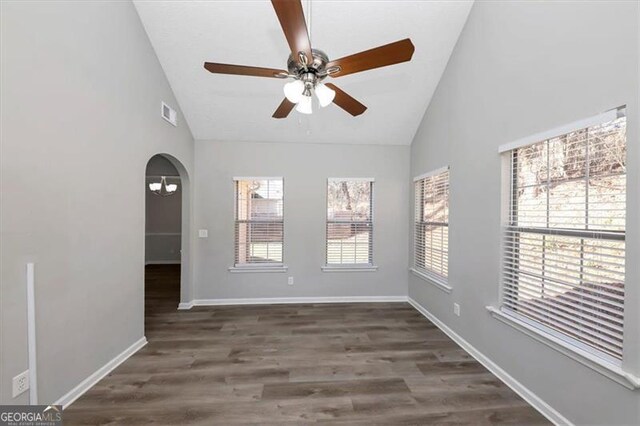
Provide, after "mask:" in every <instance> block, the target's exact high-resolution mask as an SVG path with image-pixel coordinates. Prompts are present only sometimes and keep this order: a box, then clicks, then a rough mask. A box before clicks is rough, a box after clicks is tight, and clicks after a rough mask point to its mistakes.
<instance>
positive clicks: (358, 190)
mask: <svg viewBox="0 0 640 426" xmlns="http://www.w3.org/2000/svg"><path fill="white" fill-rule="evenodd" d="M327 265H373V179H329V181H328V183H327Z"/></svg>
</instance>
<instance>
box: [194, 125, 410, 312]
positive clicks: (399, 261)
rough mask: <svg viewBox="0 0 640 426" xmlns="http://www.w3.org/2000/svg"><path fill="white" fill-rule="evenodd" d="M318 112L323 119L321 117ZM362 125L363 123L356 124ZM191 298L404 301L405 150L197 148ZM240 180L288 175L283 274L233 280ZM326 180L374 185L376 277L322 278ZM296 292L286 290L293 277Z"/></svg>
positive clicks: (335, 274) (348, 274) (368, 274)
mask: <svg viewBox="0 0 640 426" xmlns="http://www.w3.org/2000/svg"><path fill="white" fill-rule="evenodd" d="M320 113H322V112H320ZM354 120H357V118H354ZM195 161H196V164H195V166H196V169H197V170H198V174H197V176H196V183H195V187H196V194H195V201H194V206H195V211H196V216H195V222H194V224H195V226H196V227H197V228H199V229H208V231H209V236H208V238H198V239H197V241H196V246H197V259H196V260H195V286H196V288H195V298H196V299H228V298H232V299H233V298H281V297H343V296H404V295H406V294H407V268H406V265H407V250H406V249H404V248H405V247H407V244H408V242H407V233H406V232H405V229H406V228H407V218H408V207H409V199H408V197H409V192H408V188H407V185H406V182H407V180H408V178H409V147H408V146H371V145H363V146H359V145H315V144H292V143H249V142H214V141H196V155H195ZM238 176H253V177H260V176H265V177H271V176H282V177H284V234H285V237H284V238H285V244H284V263H285V264H286V265H287V266H288V267H289V271H288V272H287V273H250V274H249V273H242V274H239V273H231V272H229V271H228V268H229V267H231V266H233V264H234V185H233V178H234V177H238ZM329 177H367V178H375V184H374V236H373V241H374V243H373V244H374V255H373V256H374V263H375V264H376V265H377V266H379V269H378V270H377V271H376V272H322V271H321V269H320V268H321V266H323V265H324V262H325V223H326V215H327V205H326V202H327V200H326V193H327V178H329ZM289 276H292V277H294V285H293V286H289V285H287V277H289Z"/></svg>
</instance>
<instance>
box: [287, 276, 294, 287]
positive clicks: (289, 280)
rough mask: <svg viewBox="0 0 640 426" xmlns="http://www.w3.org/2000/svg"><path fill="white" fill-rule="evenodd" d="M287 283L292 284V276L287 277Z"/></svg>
mask: <svg viewBox="0 0 640 426" xmlns="http://www.w3.org/2000/svg"><path fill="white" fill-rule="evenodd" d="M287 284H289V285H293V277H289V279H288V280H287Z"/></svg>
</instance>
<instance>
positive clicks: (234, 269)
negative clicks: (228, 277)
mask: <svg viewBox="0 0 640 426" xmlns="http://www.w3.org/2000/svg"><path fill="white" fill-rule="evenodd" d="M288 270H289V267H288V266H286V265H278V266H231V267H229V272H231V273H232V274H254V273H262V272H287V271H288Z"/></svg>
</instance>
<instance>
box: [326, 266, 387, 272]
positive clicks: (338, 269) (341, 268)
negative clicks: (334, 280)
mask: <svg viewBox="0 0 640 426" xmlns="http://www.w3.org/2000/svg"><path fill="white" fill-rule="evenodd" d="M377 270H378V267H377V266H375V265H362V266H360V265H345V266H338V265H325V266H323V267H322V272H375V271H377Z"/></svg>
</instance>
